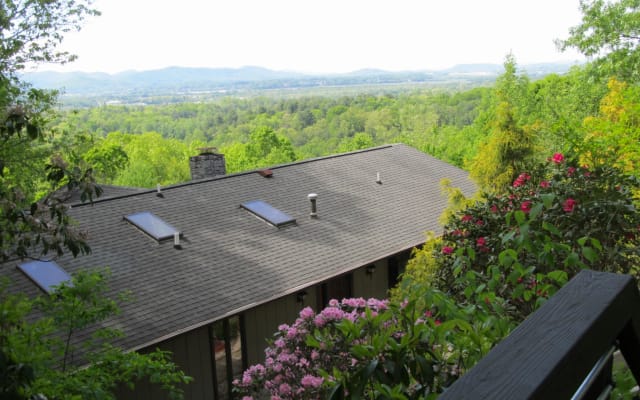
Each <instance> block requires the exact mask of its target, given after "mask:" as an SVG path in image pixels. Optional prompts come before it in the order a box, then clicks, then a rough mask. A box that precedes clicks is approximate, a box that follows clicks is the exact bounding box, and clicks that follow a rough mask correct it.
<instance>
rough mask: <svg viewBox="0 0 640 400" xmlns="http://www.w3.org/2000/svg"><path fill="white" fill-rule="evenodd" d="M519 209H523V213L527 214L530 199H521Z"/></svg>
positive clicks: (529, 209)
mask: <svg viewBox="0 0 640 400" xmlns="http://www.w3.org/2000/svg"><path fill="white" fill-rule="evenodd" d="M520 209H521V210H522V211H524V213H525V214H528V213H529V211H531V201H529V200H527V201H523V202H522V204H521V205H520Z"/></svg>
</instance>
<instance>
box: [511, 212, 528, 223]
mask: <svg viewBox="0 0 640 400" xmlns="http://www.w3.org/2000/svg"><path fill="white" fill-rule="evenodd" d="M513 215H514V217H515V218H516V222H517V223H518V225H523V224H524V223H525V221H526V220H527V215H526V214H525V213H524V212H523V211H521V210H517V211H515V212H514V213H513Z"/></svg>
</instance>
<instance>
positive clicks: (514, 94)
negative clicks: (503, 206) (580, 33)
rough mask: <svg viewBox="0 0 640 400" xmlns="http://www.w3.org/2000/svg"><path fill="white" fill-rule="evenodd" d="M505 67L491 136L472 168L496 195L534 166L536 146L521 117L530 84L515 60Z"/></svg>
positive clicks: (483, 183)
mask: <svg viewBox="0 0 640 400" xmlns="http://www.w3.org/2000/svg"><path fill="white" fill-rule="evenodd" d="M504 67H505V72H504V74H503V75H501V76H500V77H499V78H498V81H497V82H496V89H495V90H496V99H497V101H498V102H497V104H496V106H495V109H494V111H493V118H491V119H490V122H489V129H490V133H489V136H488V137H487V141H486V142H484V143H483V144H481V145H480V146H479V149H478V153H477V155H476V157H475V158H474V159H473V161H472V163H471V166H470V170H471V177H472V178H474V179H475V180H476V181H477V182H478V184H479V185H480V186H481V187H482V188H483V189H484V190H486V191H489V192H493V193H496V192H501V191H504V190H505V189H506V188H507V187H508V186H509V185H510V184H511V182H513V180H514V179H515V178H516V177H517V176H518V174H520V173H521V172H522V171H525V170H526V169H527V167H528V166H529V165H531V161H532V160H531V159H532V156H533V155H534V146H535V143H534V136H533V133H532V130H531V128H530V127H523V126H522V122H521V117H520V115H521V111H520V108H522V104H523V103H524V101H525V98H526V95H525V93H526V87H527V84H528V81H527V80H526V79H524V78H520V77H518V75H517V69H516V63H515V59H514V58H513V56H511V55H509V56H507V59H506V61H505V63H504Z"/></svg>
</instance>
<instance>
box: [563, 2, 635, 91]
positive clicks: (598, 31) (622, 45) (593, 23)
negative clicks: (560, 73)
mask: <svg viewBox="0 0 640 400" xmlns="http://www.w3.org/2000/svg"><path fill="white" fill-rule="evenodd" d="M580 9H581V11H582V23H581V24H580V25H578V26H575V27H573V28H571V29H570V31H569V34H570V35H569V38H568V39H566V40H560V41H558V42H557V44H558V46H559V47H560V49H562V50H565V49H567V48H571V47H573V48H576V49H577V50H579V51H580V52H581V53H582V54H584V55H586V56H588V57H592V58H595V60H594V61H593V63H592V65H591V67H590V71H591V73H593V74H594V75H596V76H598V77H601V78H602V77H603V78H605V79H607V78H609V77H611V76H617V77H618V78H619V79H621V80H624V81H630V82H638V80H639V79H640V75H639V72H638V71H640V68H639V66H640V47H639V46H638V45H639V44H640V2H638V0H616V1H605V0H580Z"/></svg>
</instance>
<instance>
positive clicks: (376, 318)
mask: <svg viewBox="0 0 640 400" xmlns="http://www.w3.org/2000/svg"><path fill="white" fill-rule="evenodd" d="M482 321H483V320H482V318H480V319H478V318H474V317H473V316H472V315H471V314H470V313H469V312H468V310H463V309H460V308H459V307H457V306H456V305H455V304H454V303H453V302H451V301H450V300H449V299H448V298H447V297H446V296H444V295H443V294H442V293H439V292H437V291H435V290H431V291H429V293H424V292H423V293H421V295H420V296H419V298H418V297H416V296H412V297H411V298H407V299H405V300H403V301H402V302H401V303H399V304H397V303H389V302H388V301H386V300H385V301H380V300H376V299H369V300H364V299H361V298H360V299H343V300H342V301H340V302H339V301H337V300H331V301H330V303H329V306H328V307H326V308H325V309H323V310H322V311H320V312H319V313H317V314H316V313H315V312H314V311H313V310H312V309H311V308H309V307H307V308H305V309H303V310H302V311H301V312H300V317H299V318H298V319H297V320H296V321H295V323H293V324H292V325H286V324H283V325H281V326H280V327H279V329H278V332H277V333H276V334H275V337H274V339H273V341H272V342H271V343H270V346H269V347H268V348H267V349H266V351H265V353H266V359H265V363H264V365H262V364H259V365H254V366H251V367H250V368H249V369H248V370H246V371H245V372H244V374H243V377H242V379H240V380H237V381H235V382H234V386H235V391H236V393H237V394H238V395H239V397H240V398H243V399H263V398H271V399H317V398H330V399H341V398H345V397H347V396H348V397H350V398H356V397H360V396H365V397H367V398H379V397H380V396H382V398H397V399H418V398H421V399H422V398H428V397H429V396H435V395H436V394H437V393H439V392H441V391H442V390H443V389H444V388H445V387H446V386H448V385H450V384H451V383H452V382H453V381H454V380H455V379H457V377H458V376H459V375H460V374H461V373H462V372H464V371H465V370H466V369H467V368H468V366H470V365H473V364H474V363H475V362H476V361H477V360H479V359H480V358H481V357H482V356H483V355H484V354H485V353H486V351H488V349H489V348H490V347H491V343H492V342H493V340H492V339H487V338H486V337H485V336H484V335H485V334H486V335H488V334H490V333H492V332H493V331H495V327H494V326H489V327H487V326H485V327H484V328H483V327H482V325H483V323H482ZM505 332H506V330H505Z"/></svg>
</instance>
